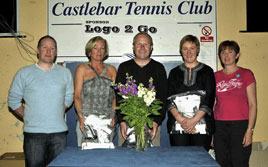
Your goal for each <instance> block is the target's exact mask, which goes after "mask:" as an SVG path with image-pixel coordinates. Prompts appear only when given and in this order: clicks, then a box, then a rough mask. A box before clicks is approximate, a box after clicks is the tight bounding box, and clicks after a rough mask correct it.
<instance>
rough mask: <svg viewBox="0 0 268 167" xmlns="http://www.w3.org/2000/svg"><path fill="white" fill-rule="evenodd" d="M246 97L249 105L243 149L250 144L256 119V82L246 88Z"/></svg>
mask: <svg viewBox="0 0 268 167" xmlns="http://www.w3.org/2000/svg"><path fill="white" fill-rule="evenodd" d="M247 97H248V104H249V120H248V129H247V131H246V133H245V136H244V139H243V144H244V147H246V146H249V145H250V144H251V143H252V135H253V131H252V129H254V127H255V123H256V118H257V95H256V82H253V83H251V84H250V85H249V86H248V87H247Z"/></svg>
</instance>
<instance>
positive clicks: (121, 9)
mask: <svg viewBox="0 0 268 167" xmlns="http://www.w3.org/2000/svg"><path fill="white" fill-rule="evenodd" d="M140 31H145V32H148V33H149V34H150V35H151V36H152V38H153V42H154V49H153V53H152V57H153V58H154V59H156V60H158V61H161V62H166V61H182V59H181V56H180V53H179V42H180V40H181V38H182V37H183V36H185V35H187V34H192V35H195V36H197V37H198V38H199V40H200V44H201V50H200V54H199V57H198V60H199V61H201V62H203V63H206V64H208V65H210V66H211V67H212V68H213V69H214V70H216V67H217V56H216V55H217V53H216V50H217V43H216V42H217V32H216V0H191V1H187V0H164V1H163V0H132V1H126V0H109V1H108V0H48V33H49V34H50V35H52V36H53V37H55V39H56V40H57V42H58V58H57V61H58V62H62V61H87V60H88V59H87V57H86V56H85V45H86V43H87V41H88V40H89V39H90V38H92V37H94V36H102V37H103V38H105V39H106V40H107V41H108V43H109V59H108V60H107V61H110V62H122V61H125V60H126V59H128V58H129V57H132V56H133V52H132V40H133V37H134V36H135V34H137V33H138V32H140Z"/></svg>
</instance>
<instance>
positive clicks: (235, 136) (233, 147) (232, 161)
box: [214, 120, 252, 167]
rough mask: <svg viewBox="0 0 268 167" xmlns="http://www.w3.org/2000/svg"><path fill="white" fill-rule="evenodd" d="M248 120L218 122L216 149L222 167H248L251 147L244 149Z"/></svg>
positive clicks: (215, 136)
mask: <svg viewBox="0 0 268 167" xmlns="http://www.w3.org/2000/svg"><path fill="white" fill-rule="evenodd" d="M247 128H248V120H241V121H216V132H215V134H214V149H215V154H216V161H217V162H218V163H219V164H220V165H221V167H248V166H249V158H250V154H251V147H252V145H249V146H247V147H243V144H242V142H243V138H244V135H245V132H246V130H247Z"/></svg>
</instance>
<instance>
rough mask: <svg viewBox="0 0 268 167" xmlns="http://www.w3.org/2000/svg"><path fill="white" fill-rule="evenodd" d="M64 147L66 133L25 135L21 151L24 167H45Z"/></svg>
mask: <svg viewBox="0 0 268 167" xmlns="http://www.w3.org/2000/svg"><path fill="white" fill-rule="evenodd" d="M65 146H66V132H60V133H26V132H24V143H23V150H24V155H25V166H26V167H45V166H46V165H47V164H49V163H50V162H51V161H52V160H53V159H54V158H56V157H57V155H58V154H59V153H60V152H62V151H63V150H64V148H65Z"/></svg>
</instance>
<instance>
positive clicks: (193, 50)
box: [181, 41, 199, 65]
mask: <svg viewBox="0 0 268 167" xmlns="http://www.w3.org/2000/svg"><path fill="white" fill-rule="evenodd" d="M198 52H199V48H198V47H197V46H196V44H195V43H193V42H189V41H186V42H185V43H184V44H183V45H182V48H181V54H182V57H183V60H184V63H185V65H191V64H196V63H197V55H198Z"/></svg>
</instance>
